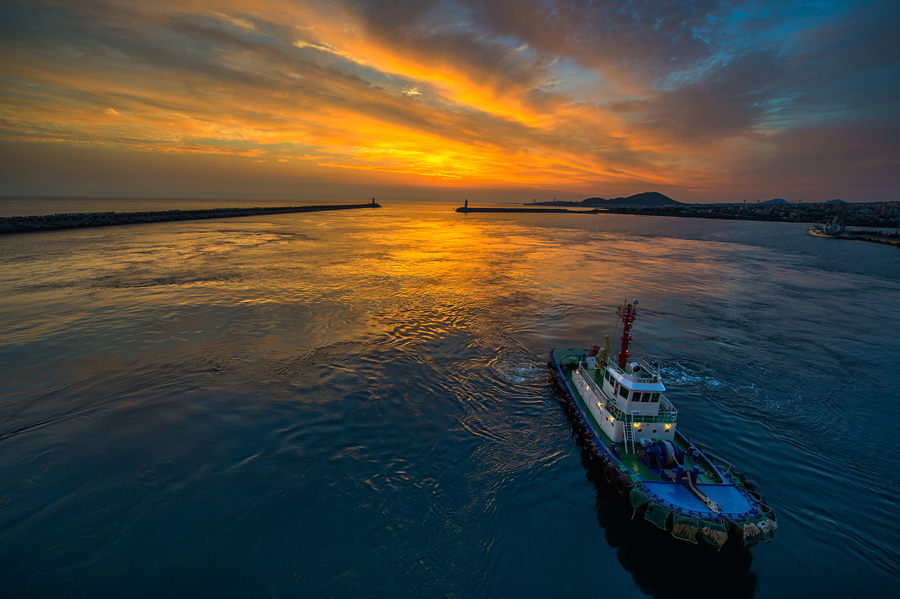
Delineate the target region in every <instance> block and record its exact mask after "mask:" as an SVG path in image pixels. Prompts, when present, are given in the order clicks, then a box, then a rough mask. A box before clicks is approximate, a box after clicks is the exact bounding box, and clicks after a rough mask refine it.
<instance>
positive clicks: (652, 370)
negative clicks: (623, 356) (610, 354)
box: [606, 358, 659, 383]
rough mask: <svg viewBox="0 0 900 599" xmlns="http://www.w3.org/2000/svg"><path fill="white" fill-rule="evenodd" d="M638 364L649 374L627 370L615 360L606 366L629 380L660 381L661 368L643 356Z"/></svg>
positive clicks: (639, 381) (640, 381)
mask: <svg viewBox="0 0 900 599" xmlns="http://www.w3.org/2000/svg"><path fill="white" fill-rule="evenodd" d="M638 364H639V365H640V367H641V370H643V371H644V372H646V373H647V374H648V375H649V376H642V375H636V374H633V373H629V372H625V371H624V370H623V369H622V368H621V367H620V366H619V365H618V364H616V363H615V362H610V363H608V364H607V365H606V367H607V368H608V369H610V370H613V371H615V372H618V373H619V374H621V375H622V376H623V377H625V378H627V379H628V380H629V381H633V382H635V383H658V382H659V369H658V368H657V367H656V366H654V365H653V364H651V363H650V362H649V361H648V360H647V359H646V358H641V359H640V360H638Z"/></svg>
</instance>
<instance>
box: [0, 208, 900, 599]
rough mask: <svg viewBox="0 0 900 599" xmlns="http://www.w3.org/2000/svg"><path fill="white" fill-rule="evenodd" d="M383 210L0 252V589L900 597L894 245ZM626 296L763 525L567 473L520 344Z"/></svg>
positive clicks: (41, 241)
mask: <svg viewBox="0 0 900 599" xmlns="http://www.w3.org/2000/svg"><path fill="white" fill-rule="evenodd" d="M379 201H382V200H381V199H379ZM263 203H264V202H263ZM382 203H383V205H384V208H382V209H380V210H365V211H359V212H353V213H345V212H342V213H339V214H338V213H327V212H322V213H312V214H287V215H273V216H265V217H251V218H243V219H223V220H220V221H196V222H181V223H161V224H153V225H137V226H126V227H114V228H105V229H88V230H81V231H71V232H50V233H38V234H28V235H14V236H4V237H0V290H2V291H0V595H2V596H3V597H35V596H48V597H49V596H52V597H159V596H167V597H198V596H199V597H300V596H312V597H340V596H367V597H435V596H454V597H476V596H492V597H494V596H524V597H551V596H573V597H603V596H610V597H641V596H645V595H647V594H649V595H653V596H655V597H704V596H710V597H750V596H759V597H799V596H827V597H847V596H891V595H892V594H893V593H894V592H895V591H896V588H897V584H898V583H900V576H898V574H897V571H898V569H900V540H898V539H900V524H898V518H900V515H898V502H897V489H898V486H900V474H898V466H897V451H896V446H897V442H896V439H897V431H896V424H897V422H898V419H900V408H898V405H897V403H898V401H897V400H898V393H897V389H898V388H900V375H898V372H900V368H898V367H900V341H898V337H900V303H898V301H897V300H898V298H900V260H898V257H900V253H898V251H897V249H896V248H893V247H889V246H880V245H875V244H868V243H863V242H854V241H843V240H830V239H820V238H813V237H810V236H808V235H806V234H805V228H806V225H795V224H785V223H755V222H726V221H705V220H692V219H675V218H636V217H629V216H614V215H568V214H560V215H541V216H535V215H528V214H509V215H505V214H469V215H461V214H456V213H454V212H452V210H451V208H452V207H451V206H449V205H444V204H427V203H422V204H415V203H406V204H401V203H392V202H390V201H383V202H382ZM247 205H250V204H247ZM252 205H261V203H260V202H255V203H252ZM173 207H183V206H175V205H173V206H161V207H160V208H159V209H168V208H173ZM5 209H11V208H9V207H8V206H7V207H6V208H5ZM92 209H97V210H99V209H103V210H127V209H128V206H111V205H109V202H107V204H104V205H102V206H99V207H93V206H79V207H77V208H68V209H67V211H74V210H79V211H89V210H92ZM59 211H61V210H59V209H51V210H49V212H50V213H52V212H59ZM633 297H638V298H640V300H641V303H640V306H639V316H638V320H637V323H636V327H635V337H636V343H635V345H634V353H635V355H651V356H654V357H656V358H658V359H661V360H662V362H663V365H664V366H663V369H664V372H665V374H666V376H667V378H668V382H669V388H670V391H669V397H670V398H671V399H672V400H673V402H674V403H675V405H676V407H677V408H678V410H679V412H680V417H679V427H680V428H681V429H682V430H683V431H685V432H686V433H687V434H688V435H689V436H690V437H691V438H692V439H693V440H694V441H696V442H698V443H700V444H701V445H702V446H703V447H704V448H707V449H708V450H710V451H711V452H712V453H713V454H715V455H717V456H720V457H721V458H723V459H725V460H728V461H730V462H732V463H734V464H735V465H736V466H737V467H739V469H741V470H743V471H744V472H745V473H746V474H747V475H748V478H750V479H751V480H753V481H754V482H755V483H756V484H757V486H758V487H759V488H760V489H761V490H762V491H763V492H764V493H765V494H766V495H767V497H768V498H769V500H770V503H771V504H772V505H773V507H774V508H775V510H776V513H777V514H778V522H779V526H780V530H779V532H778V535H777V537H776V541H775V543H773V544H770V545H763V546H758V547H756V548H754V549H753V550H752V552H735V551H732V552H726V551H723V552H722V553H719V554H717V553H715V552H714V551H712V550H710V549H708V548H706V547H699V548H697V547H694V546H692V545H689V544H687V543H684V542H680V541H675V540H674V539H671V538H669V537H667V536H666V535H665V533H662V532H660V531H658V530H657V529H655V528H652V527H650V526H649V525H647V524H645V523H643V522H632V521H630V520H629V518H630V517H631V511H630V510H629V509H625V508H623V507H622V506H620V505H619V504H617V503H616V502H615V501H614V499H613V496H612V494H611V493H608V492H607V490H606V489H605V487H603V486H602V484H600V483H599V482H595V476H594V473H593V472H592V471H591V470H589V469H588V468H587V467H586V466H585V465H584V464H583V463H582V460H581V452H580V448H579V446H578V445H577V443H576V439H575V438H574V436H573V431H572V426H571V424H570V422H569V421H568V420H567V419H566V416H565V413H564V412H563V410H562V409H561V408H560V406H559V404H558V400H557V396H556V395H555V393H554V389H553V386H552V384H551V381H550V378H549V374H548V371H547V368H546V365H545V363H546V352H547V351H548V350H549V349H551V348H554V347H585V346H588V345H590V344H592V343H598V342H599V343H601V344H602V341H603V335H605V334H609V335H610V336H613V337H614V336H615V327H616V317H615V307H616V305H617V304H619V303H621V302H622V300H624V299H626V298H633ZM619 331H621V328H620V329H619Z"/></svg>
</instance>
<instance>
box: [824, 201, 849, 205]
mask: <svg viewBox="0 0 900 599" xmlns="http://www.w3.org/2000/svg"><path fill="white" fill-rule="evenodd" d="M825 203H826V204H846V203H847V202H845V201H844V200H829V201H828V202H825Z"/></svg>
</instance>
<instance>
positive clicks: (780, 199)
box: [760, 198, 790, 204]
mask: <svg viewBox="0 0 900 599" xmlns="http://www.w3.org/2000/svg"><path fill="white" fill-rule="evenodd" d="M760 203H761V204H790V202H788V201H787V200H785V199H784V198H775V199H774V200H766V201H765V202H760Z"/></svg>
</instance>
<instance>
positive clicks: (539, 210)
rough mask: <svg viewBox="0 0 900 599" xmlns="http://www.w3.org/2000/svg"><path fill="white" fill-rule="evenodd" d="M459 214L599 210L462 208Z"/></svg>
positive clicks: (575, 212) (582, 212) (583, 212)
mask: <svg viewBox="0 0 900 599" xmlns="http://www.w3.org/2000/svg"><path fill="white" fill-rule="evenodd" d="M456 211H457V212H463V213H468V212H533V213H547V212H553V213H559V212H571V213H574V214H597V212H598V211H597V210H569V209H567V208H469V207H467V206H462V207H460V208H457V209H456Z"/></svg>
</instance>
